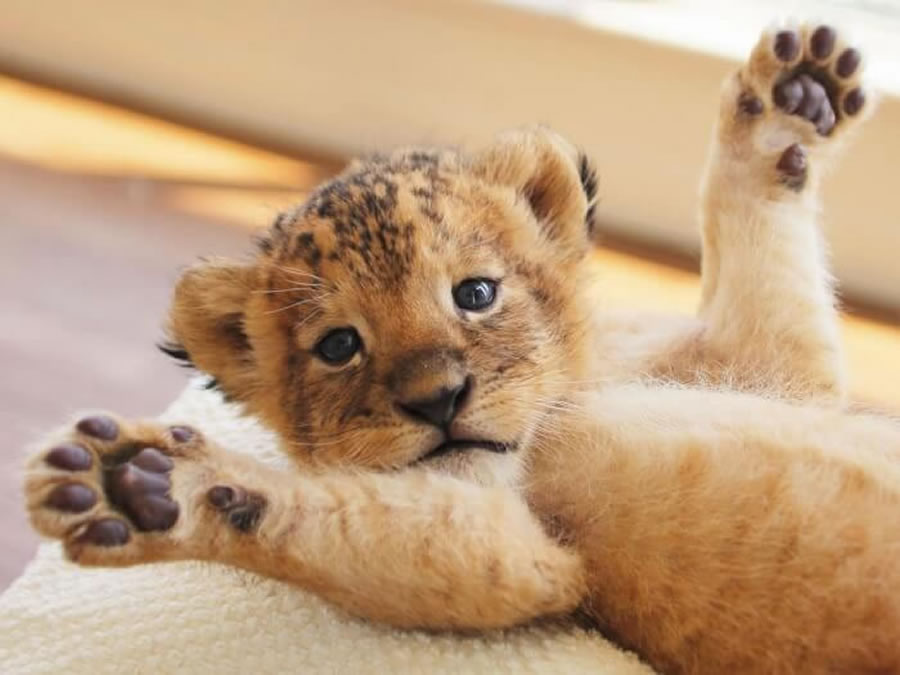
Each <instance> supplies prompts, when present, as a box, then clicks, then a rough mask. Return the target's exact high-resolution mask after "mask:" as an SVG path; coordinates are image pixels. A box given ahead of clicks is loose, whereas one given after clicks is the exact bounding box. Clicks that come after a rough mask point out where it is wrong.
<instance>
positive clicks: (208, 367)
mask: <svg viewBox="0 0 900 675" xmlns="http://www.w3.org/2000/svg"><path fill="white" fill-rule="evenodd" d="M252 281H253V268H252V267H251V266H249V265H243V264H240V263H236V262H231V261H227V260H211V261H205V262H203V263H200V264H198V265H195V266H193V267H191V268H190V269H188V270H187V271H186V272H184V274H183V275H182V276H181V279H179V281H178V284H177V286H176V287H175V294H174V298H173V300H172V306H171V309H170V311H169V336H170V340H171V341H170V342H168V343H166V344H164V345H161V346H160V348H161V349H162V350H163V351H164V352H165V353H167V354H169V355H170V356H172V357H174V358H176V359H178V360H180V361H182V362H183V363H184V365H189V366H194V367H196V368H197V369H199V370H201V371H203V372H204V373H208V374H210V375H212V376H213V378H215V380H216V383H217V384H218V385H219V386H221V388H222V389H223V390H224V392H225V393H226V394H228V395H230V396H233V397H236V398H243V394H244V393H246V392H247V391H248V390H249V389H250V388H251V387H252V381H253V373H254V367H253V351H252V348H251V346H250V341H249V340H248V338H247V334H246V332H245V330H244V312H245V311H246V305H247V302H248V300H249V297H250V290H251V288H252V287H253V284H252Z"/></svg>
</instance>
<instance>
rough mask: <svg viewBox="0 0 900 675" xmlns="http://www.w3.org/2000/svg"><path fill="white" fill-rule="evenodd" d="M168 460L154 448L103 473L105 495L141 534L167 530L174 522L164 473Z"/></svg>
mask: <svg viewBox="0 0 900 675" xmlns="http://www.w3.org/2000/svg"><path fill="white" fill-rule="evenodd" d="M172 466H173V463H172V460H171V459H169V458H168V457H166V456H165V455H164V454H163V453H161V452H160V451H159V450H156V449H155V448H144V449H143V450H141V451H140V452H139V453H138V454H137V455H135V456H134V457H133V458H132V459H131V460H129V461H128V462H126V463H124V464H120V465H119V466H117V467H114V468H112V469H109V470H108V471H107V472H106V476H105V482H106V493H107V495H108V496H109V500H110V502H111V503H112V504H113V505H114V506H115V507H116V508H118V509H120V510H122V511H123V512H124V513H125V514H126V515H128V517H129V518H130V519H131V521H132V522H133V523H134V524H135V526H136V527H137V528H138V529H139V530H142V531H145V532H148V531H163V530H168V529H170V528H171V527H172V526H173V525H174V524H175V521H176V520H178V504H177V503H176V502H175V501H173V500H172V499H171V498H170V497H169V489H170V488H171V482H170V480H169V476H168V475H167V472H168V471H170V470H171V469H172Z"/></svg>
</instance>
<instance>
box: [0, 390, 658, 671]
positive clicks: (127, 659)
mask: <svg viewBox="0 0 900 675" xmlns="http://www.w3.org/2000/svg"><path fill="white" fill-rule="evenodd" d="M163 418H164V419H166V420H168V421H181V422H186V423H190V424H193V425H195V426H197V427H198V428H199V429H201V430H202V431H204V432H205V433H206V434H207V435H208V436H210V437H212V438H214V439H216V440H217V441H219V442H220V443H222V444H224V445H225V447H228V448H231V449H234V450H240V451H243V452H249V453H251V454H254V455H256V456H257V457H259V458H260V459H262V460H263V461H267V462H274V463H281V462H284V461H285V459H284V457H283V456H281V455H280V454H279V453H278V451H277V449H276V446H275V443H274V442H273V439H272V437H271V436H270V435H269V434H268V433H266V432H265V431H264V430H263V429H261V428H260V427H259V426H258V425H257V424H256V423H254V422H253V421H252V420H250V419H247V418H244V417H241V416H239V415H238V414H237V412H236V410H234V409H233V408H232V407H230V406H228V405H226V404H224V403H222V402H221V400H220V399H219V398H218V396H216V395H215V394H212V393H210V392H205V391H201V390H199V389H198V388H197V387H190V388H188V389H187V390H186V391H185V393H184V394H182V396H181V397H180V398H179V399H178V400H177V401H175V403H173V404H172V406H171V407H170V408H169V410H167V411H166V413H165V414H164V415H163ZM0 673H3V674H4V675H25V674H28V673H54V674H56V673H70V674H73V673H75V674H77V673H91V674H92V675H93V674H101V673H116V674H117V675H118V674H120V673H217V674H222V673H257V674H265V673H309V674H313V675H318V674H325V673H340V674H344V673H360V674H362V673H378V674H389V673H390V674H397V675H405V674H410V675H411V674H413V673H415V674H417V675H418V674H422V673H435V674H438V673H461V674H462V673H465V674H478V673H485V674H491V675H494V674H502V673H542V674H543V673H565V674H566V675H577V674H578V673H591V674H593V675H598V674H599V675H607V674H609V675H612V674H615V675H652V673H651V671H650V669H649V668H647V667H646V666H645V665H643V664H641V663H640V662H639V661H638V660H637V658H636V657H634V656H633V655H632V654H629V653H627V652H624V651H622V650H620V649H618V648H617V647H615V646H613V645H611V644H610V643H608V642H606V641H604V640H603V639H601V638H600V637H599V636H597V635H593V634H588V633H585V632H582V631H580V630H577V629H561V628H526V629H519V630H513V631H506V632H502V633H499V632H498V633H492V634H488V635H484V636H481V637H460V636H453V635H434V634H424V633H417V632H402V631H396V630H392V629H390V628H386V627H382V626H376V625H372V624H370V623H367V622H364V621H359V620H356V619H353V618H351V617H348V616H347V615H345V614H343V613H342V612H340V611H338V610H336V609H332V608H331V607H330V606H328V605H327V604H326V603H325V602H323V601H321V600H319V599H318V598H316V597H315V596H313V595H310V594H308V593H305V592H303V591H300V590H298V589H296V588H292V587H291V586H288V585H286V584H283V583H280V582H277V581H272V580H270V579H265V578H262V577H259V576H256V575H253V574H249V573H245V572H242V571H240V570H235V569H231V568H228V567H225V566H219V565H212V564H205V563H168V564H161V565H144V566H139V567H133V568H129V569H83V568H79V567H76V566H74V565H71V564H70V563H67V562H66V561H65V560H63V558H62V556H61V551H60V548H59V546H58V544H56V543H45V544H43V545H42V546H41V547H40V550H39V551H38V554H37V557H36V558H35V560H34V561H33V562H32V563H31V564H30V565H29V566H28V568H27V569H26V570H25V572H24V574H23V575H22V576H21V577H20V578H19V579H18V580H17V581H16V582H14V583H13V585H12V586H11V587H10V588H9V589H8V590H7V591H6V592H5V593H4V594H3V595H2V596H0Z"/></svg>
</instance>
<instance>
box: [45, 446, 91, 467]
mask: <svg viewBox="0 0 900 675" xmlns="http://www.w3.org/2000/svg"><path fill="white" fill-rule="evenodd" d="M44 461H45V462H47V464H49V465H50V466H52V467H55V468H57V469H63V470H64V471H87V470H88V469H90V468H91V466H93V464H94V458H93V457H92V456H91V453H89V452H88V451H87V450H85V449H84V448H83V447H81V446H80V445H75V444H74V443H66V444H64V445H58V446H56V447H55V448H53V449H52V450H50V452H48V453H47V456H46V457H45V458H44Z"/></svg>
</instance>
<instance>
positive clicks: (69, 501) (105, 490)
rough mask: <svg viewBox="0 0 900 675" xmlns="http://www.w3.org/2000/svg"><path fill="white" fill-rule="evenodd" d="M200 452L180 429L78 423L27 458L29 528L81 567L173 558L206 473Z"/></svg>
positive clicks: (105, 419) (101, 418)
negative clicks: (192, 497) (186, 508)
mask: <svg viewBox="0 0 900 675" xmlns="http://www.w3.org/2000/svg"><path fill="white" fill-rule="evenodd" d="M206 449H207V448H206V444H205V442H204V440H203V438H202V436H201V435H200V434H199V433H198V432H197V431H195V430H194V429H192V428H190V427H187V426H161V425H156V424H152V423H150V424H147V423H129V422H126V421H124V420H121V419H119V418H116V417H114V416H112V415H106V414H102V415H94V416H91V417H85V418H84V419H82V420H80V421H79V422H77V423H76V424H75V425H74V426H72V427H71V428H68V429H65V430H63V432H62V433H60V434H59V435H58V437H57V438H56V439H55V441H54V442H51V443H49V444H48V445H47V446H45V447H44V448H42V449H41V450H39V451H38V452H37V453H35V455H34V456H32V457H31V458H30V459H29V461H28V465H27V469H26V475H25V496H26V503H27V508H28V513H29V516H30V518H31V522H32V524H33V525H34V527H35V529H37V530H38V532H40V533H41V534H44V535H46V536H48V537H53V538H57V539H61V540H62V542H63V545H64V547H65V550H66V553H67V554H68V556H69V557H70V558H71V559H72V560H75V561H77V562H81V563H85V564H98V565H124V564H133V563H135V562H141V561H149V560H164V559H167V558H169V557H172V556H173V555H175V554H176V553H178V551H176V548H177V547H178V546H183V545H184V544H185V541H186V539H188V537H187V536H186V535H187V533H188V532H189V531H190V530H191V529H192V528H191V525H192V523H191V522H189V521H191V519H192V518H191V515H190V514H186V513H184V508H183V504H184V503H187V502H189V501H190V494H191V492H192V490H193V489H195V487H196V486H199V485H200V484H201V483H202V481H203V480H205V479H206V477H207V475H208V474H210V473H211V471H210V470H209V469H207V468H206V464H208V462H207V461H205V460H206V455H207V453H206ZM180 502H181V503H180ZM176 534H178V535H180V536H175V535H176Z"/></svg>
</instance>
